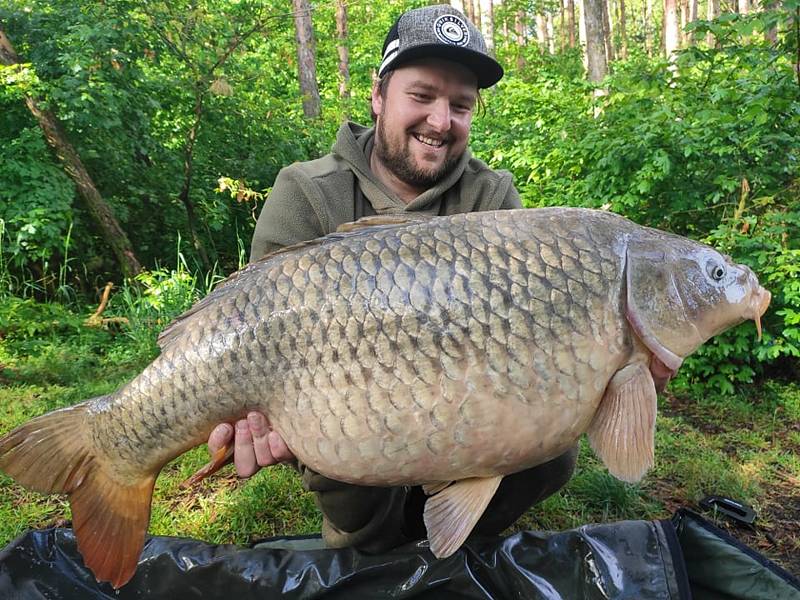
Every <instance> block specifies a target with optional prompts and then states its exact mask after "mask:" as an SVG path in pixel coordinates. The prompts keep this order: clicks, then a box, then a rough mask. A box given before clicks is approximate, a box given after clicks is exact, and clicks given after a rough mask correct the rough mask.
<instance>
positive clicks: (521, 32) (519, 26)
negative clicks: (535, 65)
mask: <svg viewBox="0 0 800 600" xmlns="http://www.w3.org/2000/svg"><path fill="white" fill-rule="evenodd" d="M514 29H515V30H516V34H517V44H518V46H519V50H518V53H517V69H518V70H519V71H522V70H523V69H524V68H525V56H523V54H522V47H523V46H524V45H525V42H526V39H525V13H524V12H523V11H521V10H518V11H517V12H516V14H515V16H514Z"/></svg>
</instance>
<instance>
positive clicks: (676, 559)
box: [0, 510, 800, 600]
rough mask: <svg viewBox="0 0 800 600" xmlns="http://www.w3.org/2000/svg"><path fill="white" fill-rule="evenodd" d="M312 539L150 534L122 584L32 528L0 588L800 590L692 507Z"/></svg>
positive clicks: (560, 595)
mask: <svg viewBox="0 0 800 600" xmlns="http://www.w3.org/2000/svg"><path fill="white" fill-rule="evenodd" d="M316 546H319V538H314V537H311V538H308V537H305V538H304V537H295V538H285V539H275V540H271V541H269V542H268V543H266V544H260V545H258V547H254V548H241V547H238V546H215V545H210V544H206V543H203V542H199V541H196V540H187V539H181V538H168V537H150V538H148V540H147V543H146V545H145V548H144V552H143V553H142V558H141V561H140V563H139V568H138V570H137V571H136V575H135V576H134V578H133V579H132V580H131V581H130V582H129V583H128V584H127V585H125V586H123V587H122V588H121V589H120V590H118V591H116V592H115V591H114V590H113V589H112V588H111V587H109V586H108V585H107V584H102V585H101V584H98V583H96V582H95V580H94V577H93V576H92V574H91V573H90V572H89V571H87V570H86V569H85V568H84V566H83V562H82V561H81V558H80V555H79V554H78V552H77V549H76V547H75V538H74V537H73V534H72V531H71V530H70V529H47V530H42V531H33V532H29V533H26V534H25V535H23V536H21V537H19V538H18V539H17V540H15V541H14V542H12V543H11V544H10V545H9V546H8V547H6V548H5V549H4V550H2V552H0V598H2V599H3V600H16V599H20V600H23V599H24V600H27V599H38V598H47V599H64V600H73V599H74V600H94V599H114V600H126V599H132V598H137V599H149V598H155V599H158V598H164V599H169V600H173V599H174V600H182V599H184V598H187V599H189V598H203V599H214V598H224V599H226V600H246V599H250V598H258V599H264V598H326V599H327V598H346V599H347V600H355V599H357V598H412V597H413V598H436V599H448V598H533V599H547V600H551V599H564V600H580V599H584V598H585V599H591V600H595V599H597V600H601V599H602V600H606V599H622V598H625V599H632V600H633V599H636V600H651V599H676V600H678V599H680V600H689V599H691V598H694V599H696V600H734V599H735V600H800V582H799V581H798V580H797V579H796V578H794V577H793V576H791V575H790V574H789V573H787V572H786V571H784V570H782V569H780V568H779V567H778V566H776V565H775V564H773V563H771V562H770V561H768V560H767V559H766V558H764V557H763V556H762V555H760V554H758V553H757V552H755V551H754V550H752V549H750V548H748V547H746V546H744V545H742V544H741V543H739V542H738V541H736V540H735V539H733V538H731V537H730V536H728V535H727V534H726V533H724V532H723V531H721V530H719V529H718V528H716V527H715V526H713V525H712V524H711V523H709V522H708V521H706V520H705V519H703V518H702V517H700V516H699V515H697V514H695V513H693V512H690V511H688V510H681V511H678V512H677V513H676V514H675V516H674V517H673V518H672V519H671V520H664V521H622V522H618V523H610V524H603V525H585V526H583V527H579V528H578V529H574V530H570V531H565V532H562V533H538V532H522V533H518V534H515V535H512V536H509V537H506V538H474V537H473V538H471V539H470V540H469V541H468V542H467V544H465V546H464V547H463V548H462V549H461V550H459V551H458V552H457V553H456V554H454V555H453V556H451V557H449V558H447V559H444V560H436V559H434V558H433V556H432V555H431V554H430V552H429V551H428V549H427V548H426V547H425V543H424V542H420V543H417V544H409V545H407V546H403V547H401V548H398V549H396V550H394V551H392V552H389V553H386V554H382V555H379V556H368V555H364V554H361V553H359V552H356V551H353V550H350V549H344V550H327V549H319V548H316V549H315V548H314V547H316ZM304 548H306V549H304Z"/></svg>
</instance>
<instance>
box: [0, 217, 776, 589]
mask: <svg viewBox="0 0 800 600" xmlns="http://www.w3.org/2000/svg"><path fill="white" fill-rule="evenodd" d="M381 223H382V221H381V218H380V217H377V218H371V219H367V221H366V223H365V224H357V225H356V226H354V227H353V228H352V230H350V231H347V232H341V233H336V234H333V235H330V236H327V237H324V238H321V239H319V240H314V241H313V242H308V243H304V244H300V245H298V246H294V247H291V248H288V249H284V250H282V251H279V252H277V253H275V254H273V255H270V256H269V257H266V258H265V259H264V260H262V261H260V262H258V263H255V264H252V265H250V266H248V267H246V268H245V269H243V270H241V271H239V272H238V273H235V274H234V275H233V276H231V277H230V278H229V279H228V280H227V281H226V282H225V283H224V284H222V285H220V286H219V287H218V288H217V289H216V290H214V291H213V292H212V293H211V294H209V295H208V296H207V297H206V298H205V299H203V300H202V301H201V302H199V303H198V304H197V305H196V306H194V307H193V308H192V309H191V310H190V311H189V312H188V313H186V314H185V315H183V316H182V317H180V318H179V319H177V320H176V321H175V322H174V323H173V324H172V325H171V326H170V327H169V328H168V329H167V330H165V331H164V332H163V334H162V335H161V337H160V339H159V341H160V345H161V349H162V352H161V355H160V356H159V358H157V359H156V360H155V361H153V363H152V364H151V365H149V366H148V367H147V368H146V369H145V370H144V371H143V372H142V373H141V374H140V375H139V376H138V377H136V378H135V379H134V380H133V381H132V382H130V383H129V384H127V385H126V386H124V387H123V388H121V389H120V390H118V391H116V392H114V393H112V394H109V395H108V396H103V397H99V398H94V399H92V400H88V401H86V402H83V403H81V404H78V405H75V406H72V407H69V408H65V409H62V410H58V411H54V412H51V413H48V414H45V415H43V416H40V417H38V418H35V419H33V420H31V421H30V422H28V423H26V424H24V425H22V426H21V427H19V428H18V429H16V430H14V431H13V432H11V433H9V434H8V435H6V436H5V437H4V438H3V439H2V440H0V468H2V470H3V471H5V472H6V473H8V474H9V475H11V476H12V477H13V478H15V479H16V480H17V481H18V482H20V483H21V484H22V485H24V486H26V487H29V488H31V489H34V490H38V491H41V492H46V493H58V492H61V493H67V494H69V499H70V504H71V507H72V515H73V527H74V530H75V534H76V537H77V540H78V548H79V550H80V552H81V553H82V555H83V557H84V560H85V562H86V565H87V566H88V567H89V568H90V569H91V570H92V571H93V572H94V574H95V576H96V577H97V578H98V580H101V581H110V582H111V583H112V585H114V586H115V587H119V586H121V585H123V584H124V583H125V582H127V581H128V580H129V579H130V578H131V577H132V575H133V573H134V571H135V569H136V565H137V560H138V556H139V554H140V552H141V549H142V546H143V543H144V536H145V532H146V529H147V525H148V522H149V517H150V503H151V496H152V490H153V484H154V482H155V480H156V476H157V475H158V473H159V471H160V470H161V468H162V467H163V466H164V465H165V464H166V463H167V462H168V461H170V460H171V459H173V458H175V457H176V456H178V455H179V454H181V453H183V452H185V451H186V450H188V449H189V448H192V447H193V446H196V445H198V444H200V443H202V442H203V441H205V440H206V439H207V438H208V435H209V432H210V431H211V429H212V428H213V427H214V426H215V425H216V424H217V423H220V422H223V421H232V420H234V419H237V418H240V417H242V416H243V415H245V414H246V413H247V412H248V411H249V410H253V409H256V410H261V411H263V412H265V413H266V414H267V415H268V416H269V419H270V421H271V422H272V425H273V426H274V428H275V429H276V430H277V431H278V432H279V433H280V435H281V436H282V437H283V439H284V440H285V441H286V443H287V444H288V446H289V448H290V449H291V450H292V452H294V454H295V455H296V456H297V457H298V458H299V459H300V460H301V461H302V462H303V463H305V464H307V465H309V466H310V467H311V468H313V469H314V470H316V471H318V472H320V473H322V474H324V475H326V476H328V477H331V478H334V479H338V480H342V481H346V482H351V483H356V484H365V485H381V486H387V485H400V484H423V485H425V486H426V491H427V492H429V493H430V494H432V495H431V497H430V498H429V499H428V501H427V503H426V506H425V514H424V519H425V524H426V527H427V531H428V535H429V540H430V545H431V549H432V551H433V553H434V554H435V555H437V556H440V557H441V556H447V555H449V554H451V553H453V552H454V551H455V550H456V549H457V548H458V547H459V546H460V545H461V544H462V542H463V541H464V539H465V538H466V537H467V535H468V534H469V532H470V531H471V529H472V527H473V525H474V524H475V522H476V521H477V519H478V517H480V515H481V514H482V512H483V511H484V509H485V508H486V506H487V504H488V503H489V500H490V499H491V497H492V495H493V494H494V492H495V490H496V489H497V486H498V484H499V482H500V480H501V478H502V477H503V476H504V475H507V474H510V473H513V472H516V471H520V470H522V469H526V468H528V467H531V466H534V465H537V464H540V463H543V462H545V461H548V460H550V459H552V458H554V457H556V456H558V455H560V454H562V453H563V452H565V451H566V450H567V449H568V448H570V447H571V446H572V445H573V444H575V442H576V440H577V439H578V437H579V436H580V435H581V434H582V433H584V432H588V434H589V440H590V442H591V444H592V447H593V448H594V450H595V452H596V453H597V454H598V455H599V457H600V458H601V459H602V460H603V462H604V463H605V465H606V466H607V467H608V469H609V471H610V472H611V473H612V474H614V475H615V476H617V477H619V478H621V479H624V480H627V481H634V480H637V479H639V478H641V476H642V475H643V474H644V473H645V471H646V470H647V469H648V468H649V467H650V466H651V465H652V463H653V444H654V427H655V415H656V390H657V389H658V388H661V387H663V385H664V384H665V383H666V381H667V380H668V379H669V377H670V376H671V375H672V374H674V373H675V371H676V370H677V369H678V367H679V366H680V365H681V362H682V360H683V359H684V357H686V356H687V355H688V354H690V353H691V352H693V351H694V350H695V349H696V348H697V347H698V346H700V345H701V344H702V343H703V342H704V341H706V340H707V339H709V338H710V337H711V336H713V335H715V334H718V333H720V332H721V331H723V330H725V329H727V328H729V327H731V326H733V325H735V324H737V323H739V322H741V321H743V320H745V319H754V320H756V322H757V323H760V322H759V317H760V316H761V315H762V314H763V312H764V311H765V310H766V308H767V305H768V304H769V299H770V294H769V292H767V291H766V290H764V289H763V288H761V287H760V286H759V284H758V281H757V279H756V277H755V276H754V275H753V273H752V272H751V271H750V269H748V268H747V267H745V266H741V265H736V264H733V263H732V262H731V261H730V260H729V259H728V258H726V257H724V256H722V255H721V254H719V253H718V252H716V251H715V250H713V249H712V248H710V247H708V246H704V245H702V244H698V243H696V242H693V241H690V240H688V239H685V238H681V237H678V236H675V235H670V234H667V233H663V232H660V231H657V230H653V229H648V228H645V227H641V226H638V225H636V224H634V223H632V222H631V221H628V220H626V219H624V218H622V217H619V216H616V215H614V214H610V213H607V212H601V211H592V210H582V209H566V208H561V209H558V208H556V209H537V210H514V211H500V212H483V213H473V214H465V215H456V216H451V217H439V218H430V219H425V220H414V219H412V220H410V221H405V222H404V221H403V220H402V219H400V220H399V221H398V222H391V219H390V222H389V223H383V224H381ZM759 327H760V325H759ZM451 482H452V483H451ZM448 484H449V485H448Z"/></svg>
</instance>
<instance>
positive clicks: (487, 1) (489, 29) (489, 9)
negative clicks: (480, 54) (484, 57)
mask: <svg viewBox="0 0 800 600" xmlns="http://www.w3.org/2000/svg"><path fill="white" fill-rule="evenodd" d="M483 10H484V13H483V24H484V29H485V30H486V31H485V32H484V36H483V37H484V38H485V39H486V48H487V50H489V54H490V55H491V56H494V55H495V51H494V0H483Z"/></svg>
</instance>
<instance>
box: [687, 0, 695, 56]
mask: <svg viewBox="0 0 800 600" xmlns="http://www.w3.org/2000/svg"><path fill="white" fill-rule="evenodd" d="M687 21H688V22H689V23H694V22H695V21H697V0H689V16H688V17H687ZM686 43H687V45H689V46H694V43H695V37H694V31H689V32H687V33H686Z"/></svg>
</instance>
